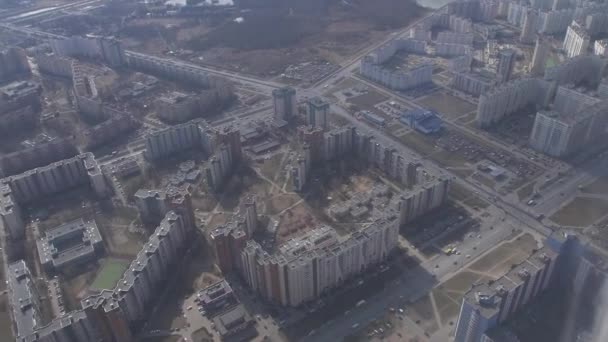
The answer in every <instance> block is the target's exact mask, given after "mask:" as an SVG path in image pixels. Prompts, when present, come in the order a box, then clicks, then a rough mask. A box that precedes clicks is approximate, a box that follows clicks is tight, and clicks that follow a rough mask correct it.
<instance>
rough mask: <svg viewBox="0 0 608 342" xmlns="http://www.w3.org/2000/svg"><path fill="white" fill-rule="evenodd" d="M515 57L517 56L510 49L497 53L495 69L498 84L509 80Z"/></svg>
mask: <svg viewBox="0 0 608 342" xmlns="http://www.w3.org/2000/svg"><path fill="white" fill-rule="evenodd" d="M516 57H517V55H516V54H515V51H514V50H512V49H505V50H501V51H500V52H499V53H498V66H497V68H496V78H497V79H498V82H500V83H505V82H508V81H510V80H511V77H512V75H513V69H514V67H515V58H516Z"/></svg>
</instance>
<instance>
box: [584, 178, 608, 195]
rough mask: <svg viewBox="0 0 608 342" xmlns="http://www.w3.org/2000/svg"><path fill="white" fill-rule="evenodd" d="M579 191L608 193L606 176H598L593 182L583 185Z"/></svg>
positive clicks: (599, 193)
mask: <svg viewBox="0 0 608 342" xmlns="http://www.w3.org/2000/svg"><path fill="white" fill-rule="evenodd" d="M581 191H582V192H584V193H587V194H596V195H605V194H608V177H600V178H598V179H596V180H595V181H593V183H591V184H589V185H587V186H585V187H583V188H582V189H581Z"/></svg>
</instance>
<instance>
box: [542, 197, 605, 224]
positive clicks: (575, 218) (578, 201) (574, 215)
mask: <svg viewBox="0 0 608 342" xmlns="http://www.w3.org/2000/svg"><path fill="white" fill-rule="evenodd" d="M607 213H608V201H606V200H602V199H599V198H586V197H576V198H575V199H573V200H572V201H571V202H570V203H568V204H566V205H565V206H564V207H562V208H561V209H560V210H558V211H557V212H556V213H554V214H553V215H552V216H551V217H550V219H551V221H553V222H555V223H557V224H559V225H562V226H569V227H586V226H589V225H591V224H593V223H595V222H596V221H597V220H599V219H600V218H602V217H603V216H605V215H606V214H607Z"/></svg>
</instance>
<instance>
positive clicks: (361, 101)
mask: <svg viewBox="0 0 608 342" xmlns="http://www.w3.org/2000/svg"><path fill="white" fill-rule="evenodd" d="M386 100H388V97H387V96H384V95H382V94H380V93H377V92H375V91H369V92H367V93H365V94H362V95H358V96H353V97H351V98H349V99H348V102H349V103H352V104H354V105H356V106H359V107H361V108H364V109H371V108H372V107H373V106H374V105H376V104H378V103H380V102H383V101H386Z"/></svg>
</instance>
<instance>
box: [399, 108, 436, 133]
mask: <svg viewBox="0 0 608 342" xmlns="http://www.w3.org/2000/svg"><path fill="white" fill-rule="evenodd" d="M399 121H401V122H402V123H404V124H405V125H408V126H410V127H412V128H413V129H415V130H417V131H418V132H420V133H423V134H432V133H437V132H439V131H440V130H441V125H442V121H441V119H440V118H439V116H438V115H437V113H435V112H434V111H431V110H428V109H413V110H410V111H407V112H405V113H403V114H402V115H401V117H400V118H399Z"/></svg>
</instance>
